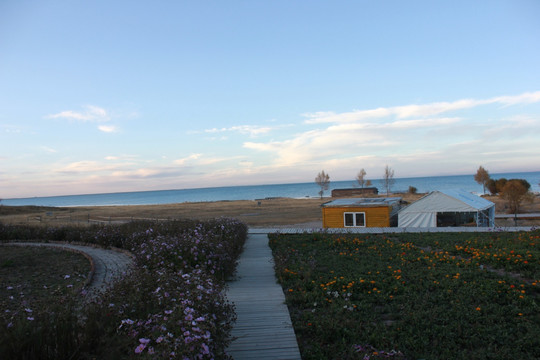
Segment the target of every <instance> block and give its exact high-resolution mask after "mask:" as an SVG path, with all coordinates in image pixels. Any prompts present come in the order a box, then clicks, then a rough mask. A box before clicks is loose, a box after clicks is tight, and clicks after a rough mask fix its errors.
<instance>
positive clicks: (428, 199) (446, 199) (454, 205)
mask: <svg viewBox="0 0 540 360" xmlns="http://www.w3.org/2000/svg"><path fill="white" fill-rule="evenodd" d="M488 209H489V210H488ZM494 209H495V204H494V203H492V202H491V201H489V200H486V199H484V198H481V197H479V196H476V195H473V194H471V193H470V192H467V191H464V190H444V191H433V192H431V193H429V194H428V195H426V196H424V197H423V198H421V199H420V200H418V201H416V202H414V203H412V204H411V205H409V206H407V207H406V208H403V209H401V211H400V212H399V213H398V226H399V227H436V226H437V213H441V212H480V211H482V212H484V210H488V212H489V221H488V222H487V223H488V224H493V222H494V214H495V210H494Z"/></svg>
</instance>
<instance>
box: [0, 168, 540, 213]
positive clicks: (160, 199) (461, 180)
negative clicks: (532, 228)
mask: <svg viewBox="0 0 540 360" xmlns="http://www.w3.org/2000/svg"><path fill="white" fill-rule="evenodd" d="M490 175H491V178H492V179H499V178H501V177H504V178H507V179H525V180H527V181H528V182H529V183H530V184H531V190H532V191H533V192H538V191H540V187H539V185H538V183H539V182H540V172H526V173H505V174H490ZM394 180H395V183H394V185H393V186H392V188H391V191H392V192H394V193H395V192H406V191H407V190H408V188H409V186H414V187H416V188H417V189H418V192H419V193H427V192H430V191H434V190H449V189H463V190H466V191H469V192H472V193H478V194H481V193H482V186H481V185H479V184H478V183H476V182H475V181H474V175H456V176H432V177H415V178H396V179H394ZM372 183H373V185H372V186H375V187H377V188H378V189H379V193H381V194H383V193H385V191H386V190H385V189H384V185H383V182H382V180H372ZM353 187H359V186H358V183H357V182H356V181H355V180H349V181H331V182H330V188H329V189H328V190H327V191H325V194H324V196H330V192H331V190H332V189H342V188H353ZM319 190H320V188H319V187H318V185H317V184H315V182H308V183H297V184H277V185H251V186H227V187H213V188H200V189H180V190H159V191H135V192H122V193H109V194H88V195H66V196H50V197H33V198H21V199H4V200H2V204H3V205H11V206H17V205H37V206H104V205H150V204H171V203H182V202H200V201H220V200H256V199H264V198H271V197H290V198H306V197H307V198H313V197H318V196H319V195H318V194H319Z"/></svg>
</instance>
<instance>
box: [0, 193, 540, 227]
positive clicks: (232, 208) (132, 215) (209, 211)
mask: <svg viewBox="0 0 540 360" xmlns="http://www.w3.org/2000/svg"><path fill="white" fill-rule="evenodd" d="M424 195H425V194H400V195H399V196H400V197H402V198H403V200H404V201H405V202H408V203H411V202H414V201H416V200H418V199H419V198H421V197H422V196H424ZM487 199H488V200H490V201H493V202H494V203H495V204H496V212H497V213H506V212H507V207H506V204H505V202H504V200H502V199H499V197H497V196H489V197H487ZM330 200H331V199H330V198H325V199H322V200H321V199H291V198H271V199H263V200H239V201H215V202H194V203H179V204H164V205H129V206H92V207H72V208H45V207H34V206H21V207H11V206H0V221H1V222H3V223H6V224H28V223H33V224H43V225H58V224H67V223H70V224H73V223H79V224H81V225H84V224H88V223H95V222H98V221H99V222H104V223H108V222H111V223H113V222H119V221H127V220H131V219H185V218H189V219H200V220H204V219H211V218H218V217H232V218H236V219H239V220H241V221H243V222H245V223H246V224H248V225H249V226H254V227H265V226H278V225H294V224H304V223H313V224H320V223H321V222H322V211H321V204H323V203H325V202H327V201H330ZM522 212H523V213H540V197H538V196H536V197H535V198H534V199H533V202H524V203H523V205H522ZM512 224H513V222H511V223H508V224H502V223H501V224H500V225H501V226H512ZM538 224H540V221H539V220H534V221H532V222H530V221H527V223H525V222H521V223H520V225H524V226H526V225H538ZM319 226H320V225H319Z"/></svg>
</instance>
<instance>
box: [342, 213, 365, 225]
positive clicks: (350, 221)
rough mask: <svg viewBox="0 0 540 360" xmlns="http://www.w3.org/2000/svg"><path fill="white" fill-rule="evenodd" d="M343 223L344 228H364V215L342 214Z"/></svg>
mask: <svg viewBox="0 0 540 360" xmlns="http://www.w3.org/2000/svg"><path fill="white" fill-rule="evenodd" d="M343 223H344V225H345V227H365V226H366V213H363V212H346V213H344V214H343Z"/></svg>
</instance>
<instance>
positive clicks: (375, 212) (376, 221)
mask: <svg viewBox="0 0 540 360" xmlns="http://www.w3.org/2000/svg"><path fill="white" fill-rule="evenodd" d="M400 203H401V198H348V199H336V200H333V201H330V202H327V203H324V204H323V205H322V215H323V227H325V228H354V227H390V226H397V212H398V211H399V209H400Z"/></svg>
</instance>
